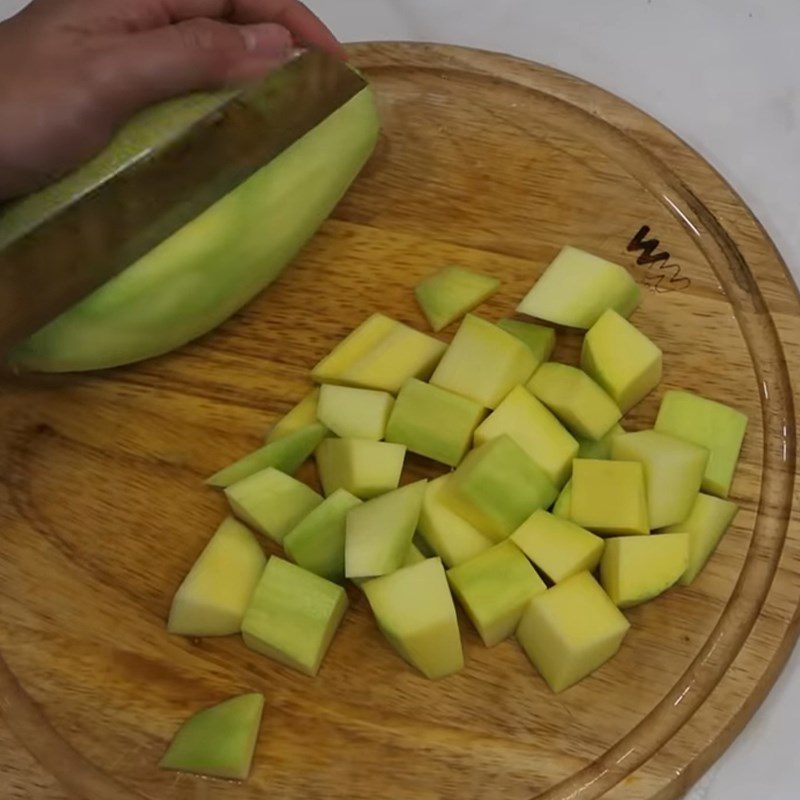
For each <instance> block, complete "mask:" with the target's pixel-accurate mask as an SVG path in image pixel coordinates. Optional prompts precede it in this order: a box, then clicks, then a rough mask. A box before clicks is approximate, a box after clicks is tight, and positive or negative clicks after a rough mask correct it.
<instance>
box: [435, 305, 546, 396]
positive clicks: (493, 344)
mask: <svg viewBox="0 0 800 800" xmlns="http://www.w3.org/2000/svg"><path fill="white" fill-rule="evenodd" d="M535 368H536V361H535V359H534V357H533V353H531V351H530V350H529V349H528V348H527V347H526V346H525V345H524V344H523V343H522V342H521V341H520V340H519V339H517V338H515V337H514V336H512V335H511V334H510V333H506V332H505V331H504V330H502V329H501V328H498V327H497V325H493V324H492V323H491V322H487V321H486V320H485V319H481V318H480V317H476V316H473V315H472V314H468V315H467V316H466V317H464V321H463V322H462V323H461V326H460V327H459V329H458V331H457V332H456V335H455V336H454V337H453V341H452V342H451V343H450V347H448V348H447V352H446V353H445V354H444V356H443V357H442V360H441V361H440V362H439V366H438V367H436V370H435V372H434V373H433V375H432V376H431V383H432V384H433V385H434V386H441V387H442V389H449V390H450V391H451V392H455V393H456V394H461V395H463V396H464V397H469V398H470V399H471V400H474V401H475V402H476V403H480V404H481V405H483V406H486V407H488V408H495V407H496V406H497V405H498V404H499V403H500V401H501V400H502V399H503V398H504V397H505V396H506V395H507V394H508V393H509V392H510V391H511V390H512V389H513V388H514V387H515V386H516V385H517V384H519V383H524V382H525V381H526V380H528V378H530V376H531V374H532V373H533V370H534V369H535Z"/></svg>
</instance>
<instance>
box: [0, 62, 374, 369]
mask: <svg viewBox="0 0 800 800" xmlns="http://www.w3.org/2000/svg"><path fill="white" fill-rule="evenodd" d="M365 87H366V83H365V81H364V80H363V78H362V77H360V76H359V75H358V74H357V73H356V72H355V71H353V70H352V69H350V68H349V67H347V66H346V65H345V64H344V63H342V62H340V61H339V60H337V59H335V58H333V57H331V56H329V55H326V54H325V53H322V52H319V51H316V50H309V51H306V52H305V53H303V54H302V55H300V56H299V57H298V58H296V59H295V60H294V61H292V62H290V63H289V64H288V65H286V66H285V67H283V68H282V69H280V70H278V71H276V72H274V73H272V74H271V75H269V76H268V77H267V78H265V79H264V80H263V81H261V82H259V83H258V84H255V85H250V86H247V87H245V88H242V89H238V90H231V91H227V92H224V93H217V94H214V95H198V96H195V97H193V98H185V99H182V100H181V101H179V102H178V103H177V104H176V103H174V101H171V102H173V108H174V113H171V114H170V115H169V117H168V119H167V120H166V124H164V114H163V112H162V114H161V118H160V122H159V124H158V125H153V124H150V123H151V122H152V120H153V119H154V117H152V116H148V115H151V114H152V112H154V111H155V109H150V110H148V111H145V112H144V113H143V114H142V115H140V118H138V119H135V120H133V121H132V122H131V123H129V125H128V126H127V127H126V128H125V129H123V130H122V131H121V132H120V135H119V136H118V141H117V146H116V147H110V148H108V150H107V151H106V152H104V153H102V154H101V155H100V156H99V157H98V158H97V159H95V161H94V162H92V164H90V165H89V167H88V168H84V169H82V170H79V171H78V172H77V173H75V174H74V175H72V176H67V177H66V178H65V179H62V180H61V181H59V182H58V183H57V184H54V185H52V186H50V187H46V188H45V189H43V190H41V191H39V192H37V193H35V194H33V195H30V196H29V197H26V198H23V199H21V200H19V201H15V202H13V203H11V204H7V205H6V206H0V357H2V356H5V355H6V354H7V353H8V351H9V350H10V348H12V347H13V346H15V345H17V344H18V343H19V342H21V341H22V340H23V339H25V337H27V336H29V335H30V334H31V333H33V332H34V331H36V330H37V329H39V328H40V327H41V326H43V325H44V324H46V323H47V322H49V321H50V320H52V319H54V318H55V317H57V316H58V315H59V314H61V313H62V312H64V311H65V310H67V309H69V308H70V307H71V306H72V305H73V304H75V303H76V302H77V301H79V300H81V299H82V298H84V297H86V296H87V295H89V294H90V293H91V292H93V291H94V290H95V289H97V288H98V287H100V286H102V285H103V284H104V283H105V282H106V281H108V280H109V279H111V278H113V277H114V276H115V275H117V274H118V273H120V272H122V271H123V270H125V269H126V268H127V267H129V266H130V265H131V264H134V263H135V262H136V261H137V259H140V258H141V257H142V256H144V255H145V254H147V253H149V252H150V251H151V250H152V249H153V248H154V247H156V246H157V245H159V243H161V242H164V240H166V239H168V238H169V237H170V236H172V235H173V234H174V233H175V232H176V231H179V229H181V228H182V227H183V226H185V225H186V224H187V223H189V222H190V221H191V220H193V219H195V218H196V217H197V216H198V215H199V214H202V213H203V212H204V211H206V209H209V208H210V207H211V206H212V205H213V204H215V203H216V202H217V201H219V200H220V198H223V197H224V196H226V195H227V194H228V193H229V192H231V191H232V190H233V189H235V188H236V187H237V186H239V185H240V184H241V183H242V182H243V181H246V180H247V179H248V178H249V177H250V176H252V175H253V174H254V173H256V172H257V171H259V170H261V169H262V168H263V167H264V166H265V165H267V164H269V163H270V162H272V161H273V159H276V158H278V157H279V156H280V155H281V154H282V153H284V152H285V151H287V149H288V148H290V146H291V145H292V144H294V143H296V142H298V141H299V140H300V139H301V138H303V137H304V136H305V135H306V134H308V133H309V132H310V131H312V130H313V129H314V128H315V127H316V126H318V125H319V124H320V123H321V122H323V121H324V120H326V118H328V117H329V116H330V115H332V114H333V113H334V112H335V111H336V110H337V109H340V108H342V107H343V106H344V105H345V104H347V103H348V101H350V100H351V99H352V98H354V97H355V96H356V95H357V94H358V93H359V92H361V91H362V90H364V89H365ZM369 149H370V150H371V147H370V148H369ZM334 157H335V156H334ZM265 222H267V221H265Z"/></svg>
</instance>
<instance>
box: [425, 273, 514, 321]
mask: <svg viewBox="0 0 800 800" xmlns="http://www.w3.org/2000/svg"><path fill="white" fill-rule="evenodd" d="M499 285H500V281H499V280H497V278H492V277H490V276H488V275H481V273H479V272H472V271H471V270H468V269H464V268H463V267H445V268H444V269H441V270H439V271H438V272H436V273H434V274H433V275H430V276H429V277H427V278H425V279H424V280H422V281H420V283H418V284H417V286H416V288H415V289H414V296H415V297H416V298H417V302H418V303H419V305H420V308H421V309H422V313H423V314H425V316H426V317H427V319H428V322H429V323H430V325H431V328H433V330H434V331H437V332H438V331H440V330H441V329H442V328H445V327H447V326H448V325H449V324H450V323H451V322H455V320H457V319H459V317H463V316H464V314H466V313H467V312H468V311H472V309H473V308H475V307H476V306H479V305H480V304H481V303H482V302H483V301H484V300H486V298H487V297H489V296H490V295H492V294H493V293H494V292H495V291H496V290H497V287H498V286H499Z"/></svg>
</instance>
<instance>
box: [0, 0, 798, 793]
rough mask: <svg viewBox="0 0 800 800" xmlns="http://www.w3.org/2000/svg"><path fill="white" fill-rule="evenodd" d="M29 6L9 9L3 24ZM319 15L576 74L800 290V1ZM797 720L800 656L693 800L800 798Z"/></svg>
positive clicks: (365, 1)
mask: <svg viewBox="0 0 800 800" xmlns="http://www.w3.org/2000/svg"><path fill="white" fill-rule="evenodd" d="M45 2H47V0H45ZM131 2H135V0H131ZM23 4H24V0H0V18H2V17H4V16H6V15H8V14H10V13H11V12H12V11H14V10H16V9H17V8H19V7H21V6H22V5H23ZM308 4H309V5H310V6H311V7H312V8H313V9H314V10H315V11H317V12H318V13H319V14H320V16H322V17H323V18H324V19H325V20H326V21H327V22H328V24H329V25H330V26H331V27H332V28H333V30H334V32H335V33H336V34H337V35H339V37H340V38H342V39H343V40H345V41H354V40H368V39H406V40H420V41H435V42H447V43H452V44H462V45H470V46H474V47H481V48H485V49H490V50H498V51H501V52H507V53H511V54H513V55H517V56H522V57H525V58H529V59H533V60H535V61H540V62H543V63H545V64H550V65H552V66H555V67H558V68H559V69H562V70H565V71H567V72H571V73H574V74H575V75H579V76H580V77H582V78H585V79H587V80H589V81H592V82H593V83H596V84H599V85H600V86H602V87H603V88H605V89H608V90H610V91H612V92H615V93H616V94H618V95H620V96H622V97H624V98H625V99H627V100H630V101H631V102H633V103H634V104H636V105H637V106H639V107H640V108H642V109H643V110H645V111H647V112H648V113H650V114H652V115H653V116H655V117H656V118H657V119H659V120H660V121H661V122H663V123H665V124H666V125H667V126H669V127H670V128H672V130H674V131H675V132H676V133H678V134H679V135H680V136H681V137H683V139H685V140H686V141H687V142H688V143H689V144H690V145H692V146H693V147H694V148H695V149H696V150H698V151H699V152H700V153H701V154H702V155H703V156H705V157H706V158H707V159H708V160H709V161H710V162H711V163H712V164H713V165H714V166H715V167H717V169H718V170H719V171H720V172H721V173H722V174H723V175H724V176H725V177H726V178H727V180H728V181H729V182H730V183H731V184H732V185H733V187H734V188H735V189H736V190H737V191H738V192H739V193H740V194H741V196H742V197H743V198H744V199H745V201H746V202H747V203H748V204H749V205H750V207H751V208H752V209H753V211H754V212H755V214H756V216H757V217H758V218H759V219H760V220H761V222H762V223H763V224H764V226H765V227H766V229H767V230H768V232H769V233H770V234H771V236H772V237H773V239H774V240H775V242H776V244H777V245H778V248H779V249H780V251H781V253H782V254H783V257H784V259H785V260H786V262H787V263H788V265H789V267H790V269H791V270H792V272H793V274H794V276H795V280H797V281H798V282H800V218H799V212H800V0H489V2H482V1H481V0H309V2H308ZM4 123H5V121H0V124H4ZM798 715H800V648H798V651H797V652H796V653H795V655H794V657H793V658H792V660H791V662H790V664H789V667H788V668H787V669H786V671H785V672H784V674H783V676H782V677H781V679H780V680H779V682H778V684H777V685H776V686H775V689H774V690H773V691H772V693H771V694H770V696H769V698H768V699H767V701H766V702H765V704H764V705H763V707H762V709H761V710H760V711H759V712H758V714H757V715H756V716H755V717H754V718H753V720H752V721H751V723H750V724H749V725H748V727H747V728H746V730H745V732H744V733H743V734H742V735H741V736H740V737H739V739H738V740H737V741H736V743H735V744H734V745H733V747H732V748H731V749H730V750H729V751H728V753H726V755H725V756H723V758H722V759H721V760H720V761H719V762H718V764H717V766H716V767H715V768H714V769H712V771H711V772H710V773H709V774H708V775H707V776H706V777H705V778H704V779H703V780H702V781H701V782H700V784H699V785H698V786H696V787H695V789H694V790H693V791H692V793H691V794H690V796H689V797H690V798H691V800H796V798H798V797H800V752H798V735H797V727H796V723H795V722H794V720H795V719H796V718H797V717H798Z"/></svg>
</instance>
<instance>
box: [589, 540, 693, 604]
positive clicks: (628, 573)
mask: <svg viewBox="0 0 800 800" xmlns="http://www.w3.org/2000/svg"><path fill="white" fill-rule="evenodd" d="M688 563H689V535H688V534H687V533H660V534H657V535H655V536H621V537H615V538H613V539H607V540H606V549H605V551H604V552H603V558H602V560H601V561H600V582H601V583H602V584H603V588H604V589H605V590H606V592H607V593H608V596H609V597H610V598H611V600H612V601H613V602H614V603H616V605H618V606H619V607H620V608H629V607H630V606H636V605H639V603H644V602H646V601H647V600H652V599H653V598H654V597H658V595H660V594H661V593H662V592H665V591H666V590H667V589H669V587H670V586H672V585H673V584H675V583H677V581H678V580H679V578H680V577H681V575H683V573H684V572H685V571H686V567H687V566H688Z"/></svg>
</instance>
